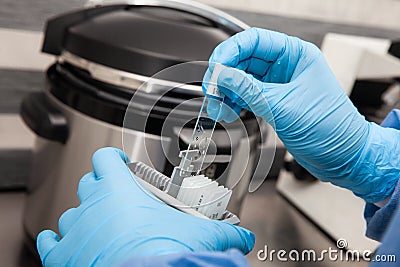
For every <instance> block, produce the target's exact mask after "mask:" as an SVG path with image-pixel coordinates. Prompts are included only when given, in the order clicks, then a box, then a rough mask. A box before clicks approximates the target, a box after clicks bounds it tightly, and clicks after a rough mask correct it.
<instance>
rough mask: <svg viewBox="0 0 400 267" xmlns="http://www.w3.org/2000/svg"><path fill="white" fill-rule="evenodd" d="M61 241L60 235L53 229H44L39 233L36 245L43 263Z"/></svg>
mask: <svg viewBox="0 0 400 267" xmlns="http://www.w3.org/2000/svg"><path fill="white" fill-rule="evenodd" d="M59 241H60V238H59V236H58V235H57V234H56V233H54V232H53V231H51V230H44V231H42V232H40V233H39V235H38V237H37V240H36V247H37V250H38V253H39V256H40V259H41V261H42V263H43V264H44V263H45V260H46V258H47V255H48V254H49V253H50V252H51V251H52V250H53V248H54V247H55V246H56V245H57V244H58V242H59Z"/></svg>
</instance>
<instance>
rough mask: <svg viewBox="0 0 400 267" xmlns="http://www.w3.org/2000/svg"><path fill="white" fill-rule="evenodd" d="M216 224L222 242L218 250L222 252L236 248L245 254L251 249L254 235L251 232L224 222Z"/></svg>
mask: <svg viewBox="0 0 400 267" xmlns="http://www.w3.org/2000/svg"><path fill="white" fill-rule="evenodd" d="M216 223H218V224H219V229H220V230H221V232H220V234H222V235H223V237H222V238H220V240H221V241H222V240H223V241H224V242H220V244H219V245H220V247H218V248H217V249H218V250H221V251H224V250H227V249H230V248H237V249H239V250H241V251H242V252H243V253H245V254H247V253H249V252H250V251H251V250H252V249H253V247H254V242H255V235H254V233H253V232H251V231H249V230H247V229H245V228H242V227H240V226H235V225H232V224H230V223H226V222H216Z"/></svg>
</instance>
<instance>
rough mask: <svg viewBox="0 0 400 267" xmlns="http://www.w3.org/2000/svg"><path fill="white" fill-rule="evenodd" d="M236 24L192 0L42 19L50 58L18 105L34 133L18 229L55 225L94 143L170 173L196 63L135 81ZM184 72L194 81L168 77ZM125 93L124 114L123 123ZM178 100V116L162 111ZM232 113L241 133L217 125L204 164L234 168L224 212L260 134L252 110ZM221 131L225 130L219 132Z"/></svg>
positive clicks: (198, 93) (193, 101) (197, 87)
mask: <svg viewBox="0 0 400 267" xmlns="http://www.w3.org/2000/svg"><path fill="white" fill-rule="evenodd" d="M95 2H96V1H94V3H95ZM245 28H247V26H246V25H245V24H244V23H242V22H240V21H238V20H237V19H235V18H233V17H231V16H229V15H227V14H225V13H223V12H221V11H218V10H215V9H212V8H209V7H207V6H204V5H200V4H196V3H194V2H192V1H187V2H179V1H150V0H149V1H134V2H132V3H131V4H124V3H121V4H115V1H114V2H113V4H108V5H99V6H97V5H96V6H92V7H89V8H86V9H83V10H79V11H75V12H71V13H68V14H63V15H60V16H57V17H55V18H52V19H50V20H49V21H48V22H47V25H46V30H45V40H44V44H43V52H45V53H49V54H53V55H56V56H57V60H56V62H55V63H54V64H53V65H52V66H50V67H49V68H48V70H47V73H46V82H45V88H44V90H43V92H40V93H32V94H30V95H28V96H27V97H26V98H25V99H24V101H23V103H22V106H21V110H20V114H21V116H22V118H23V119H24V121H25V123H26V124H27V125H28V126H29V127H30V128H31V129H32V130H33V131H34V132H35V133H36V135H37V138H36V145H35V148H34V157H33V170H32V173H31V177H30V180H29V184H28V197H27V202H26V209H25V213H24V228H25V231H26V233H27V235H28V237H29V238H30V239H31V240H34V239H36V236H37V234H38V233H39V232H40V231H41V230H43V229H52V230H55V231H56V230H57V222H58V218H59V216H60V215H61V214H62V213H63V212H64V211H65V210H67V209H68V208H71V207H74V206H77V205H78V204H79V203H78V198H77V195H76V192H77V186H78V182H79V179H80V178H81V177H82V176H83V175H84V174H85V173H87V172H89V171H91V169H92V167H91V156H92V154H93V153H94V151H96V150H97V149H98V148H101V147H105V146H113V147H118V148H122V147H124V151H125V152H126V153H127V154H128V156H130V158H131V160H133V161H142V162H145V163H147V164H149V165H151V166H153V167H154V168H156V169H157V170H159V171H161V172H163V173H164V174H166V175H170V174H171V172H172V169H173V167H174V165H175V164H176V163H177V162H178V152H179V149H181V148H184V147H185V146H187V143H188V132H190V129H192V128H191V127H193V120H191V119H190V118H195V117H196V116H197V114H196V112H198V111H199V110H200V107H201V103H202V101H201V100H202V97H203V94H202V90H201V83H199V82H201V77H202V76H203V74H204V70H205V68H204V66H201V65H197V64H191V65H190V66H194V67H188V68H186V67H185V68H183V69H182V71H175V72H174V71H172V72H171V75H167V76H165V77H164V76H162V75H161V76H159V77H157V79H153V81H154V82H153V84H152V86H151V88H150V89H149V87H146V90H142V89H141V88H142V85H143V84H144V83H145V82H146V81H148V79H149V77H151V76H153V75H154V74H156V73H163V72H160V71H162V70H164V69H168V68H170V67H171V66H174V65H176V64H179V63H185V62H191V61H201V60H203V61H207V59H208V58H209V56H210V54H211V52H212V50H213V49H214V47H215V46H216V45H218V44H219V43H220V42H222V41H223V40H225V39H227V38H228V37H230V36H231V35H233V34H235V33H237V32H239V31H241V30H243V29H245ZM192 76H193V79H194V80H197V82H194V83H192V84H184V85H182V86H175V85H177V84H182V79H183V78H184V79H183V80H185V79H186V78H188V77H192ZM171 84H172V85H171ZM174 84H175V85H174ZM166 88H169V90H166ZM171 88H172V89H171ZM133 96H134V98H135V99H136V100H137V101H136V102H135V103H133V104H132V102H131V105H133V106H131V108H129V110H130V111H129V112H130V118H132V119H131V120H130V122H129V123H124V117H125V113H126V110H127V107H128V106H129V105H130V104H129V103H130V100H131V99H132V97H133ZM189 100H190V101H189ZM151 103H152V104H151ZM178 106H179V109H181V110H183V112H180V113H179V112H178V113H177V114H181V116H169V115H170V114H171V112H172V111H175V110H177V107H178ZM143 110H149V112H148V113H147V114H145V113H144V112H143ZM240 118H241V120H239V121H241V122H242V125H244V128H245V132H246V133H245V134H244V133H243V132H242V131H243V127H240V125H239V124H240V123H236V122H234V123H232V124H229V125H228V124H226V125H224V124H222V123H220V124H219V126H217V128H216V130H215V137H216V138H215V146H216V154H217V155H216V159H217V160H215V161H214V162H213V163H212V164H211V165H210V166H209V167H207V168H208V169H206V172H207V173H206V174H207V176H209V177H211V178H214V179H217V178H218V177H219V176H223V177H222V178H220V179H221V180H220V181H222V182H223V183H225V184H229V183H231V182H232V181H233V180H235V181H237V178H238V176H240V178H241V179H240V181H239V182H238V184H237V185H236V187H235V188H234V190H233V196H232V199H231V203H230V206H229V210H230V211H232V212H234V213H238V212H239V209H240V205H241V202H242V200H243V197H244V196H245V193H246V192H247V187H248V184H249V181H250V179H251V176H252V174H253V171H254V163H255V161H256V158H257V155H256V152H255V151H256V147H257V145H258V143H259V138H260V137H259V136H260V132H259V127H258V122H257V119H256V118H255V117H254V116H253V115H252V114H250V113H249V112H242V113H241V114H240ZM165 121H168V122H169V123H168V124H167V125H165V124H166V123H164V122H165ZM163 125H164V128H166V130H165V131H164V132H163V130H162V129H163V127H162V126H163ZM229 131H232V132H234V133H235V134H233V135H230V136H229V138H226V134H227V132H229ZM123 136H124V139H126V138H127V139H129V141H128V142H127V143H124V144H123V142H122V140H123V138H122V137H123ZM228 139H229V142H227V140H228ZM165 143H167V145H165ZM145 151H146V153H145ZM218 156H221V157H220V158H219V159H218ZM243 157H247V158H246V159H244V158H243ZM224 159H225V160H224ZM246 160H248V162H247V164H245V166H244V167H245V168H244V169H243V170H242V171H241V170H240V169H241V168H242V167H243V163H244V162H246Z"/></svg>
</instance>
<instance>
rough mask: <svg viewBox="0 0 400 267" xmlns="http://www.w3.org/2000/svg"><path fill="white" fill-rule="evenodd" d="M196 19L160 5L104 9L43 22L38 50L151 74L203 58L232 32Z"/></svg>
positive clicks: (123, 6)
mask: <svg viewBox="0 0 400 267" xmlns="http://www.w3.org/2000/svg"><path fill="white" fill-rule="evenodd" d="M237 31H238V29H237V28H236V29H228V28H226V27H225V26H222V25H218V24H217V23H216V22H215V21H211V20H208V19H206V18H203V17H200V16H198V15H195V14H192V13H188V12H183V11H178V10H174V9H171V8H166V7H150V6H125V5H118V6H107V7H99V8H92V9H88V10H82V11H78V12H74V13H70V14H67V15H62V16H59V17H56V18H54V19H51V20H50V21H48V23H47V27H46V36H45V42H44V45H43V51H44V52H47V53H51V54H56V55H59V54H60V53H61V52H62V51H63V50H66V51H68V52H71V53H72V54H75V55H77V56H79V57H82V58H85V59H87V60H89V61H92V62H96V63H99V64H102V65H105V66H109V67H112V68H115V69H120V70H124V71H128V72H131V73H137V74H141V75H145V76H152V75H154V74H155V73H157V72H158V71H161V70H162V69H164V68H166V67H170V66H172V65H175V64H178V63H183V62H188V61H199V60H203V61H206V60H208V58H209V56H210V54H211V52H212V51H213V49H214V48H215V46H217V45H218V44H219V43H220V42H222V41H223V40H225V39H227V38H228V37H229V36H231V35H232V34H234V33H235V32H237Z"/></svg>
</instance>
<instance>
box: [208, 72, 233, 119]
mask: <svg viewBox="0 0 400 267" xmlns="http://www.w3.org/2000/svg"><path fill="white" fill-rule="evenodd" d="M210 79H211V71H210V69H209V68H208V69H207V71H206V73H205V74H204V77H203V83H202V90H203V93H204V94H205V95H206V96H207V94H206V92H207V87H208V85H209V83H210ZM240 111H241V107H240V106H238V105H236V104H235V103H232V101H230V99H229V98H227V99H225V100H224V103H223V104H222V105H221V102H220V101H218V100H215V99H212V98H209V99H208V102H207V114H208V116H209V117H210V118H211V119H213V120H215V121H221V120H224V121H225V122H227V123H231V122H233V121H235V120H236V119H237V118H238V115H239V114H240Z"/></svg>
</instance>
